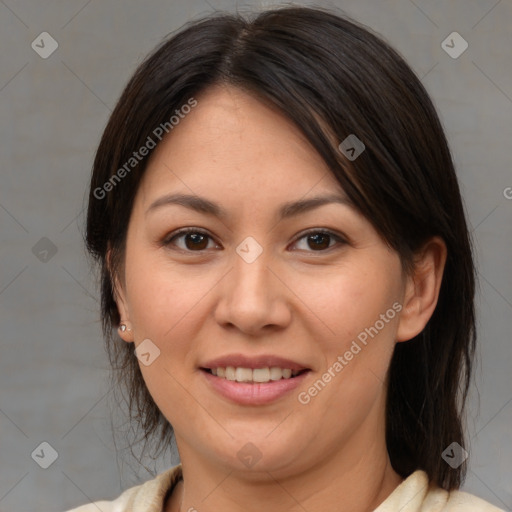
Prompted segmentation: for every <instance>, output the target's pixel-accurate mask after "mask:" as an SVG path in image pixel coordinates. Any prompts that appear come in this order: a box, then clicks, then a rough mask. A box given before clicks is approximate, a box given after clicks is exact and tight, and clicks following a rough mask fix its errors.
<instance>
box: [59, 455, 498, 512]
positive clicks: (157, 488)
mask: <svg viewBox="0 0 512 512" xmlns="http://www.w3.org/2000/svg"><path fill="white" fill-rule="evenodd" d="M181 479H182V472H181V464H179V465H177V466H174V467H172V468H170V469H168V470H167V471H164V472H163V473H160V474H159V475H157V476H156V477H155V478H154V479H153V480H149V481H147V482H145V483H143V484H140V485H137V486H135V487H131V488H130V489H127V490H126V491H124V492H123V493H122V494H121V495H120V496H119V497H118V498H116V499H115V500H113V501H96V502H94V503H89V504H87V505H82V506H81V507H78V508H74V509H72V510H68V511H67V512H162V511H163V506H164V502H165V499H166V496H170V494H171V493H172V490H173V488H174V486H175V485H176V483H177V482H178V481H179V480H181ZM374 512H504V511H503V510H502V509H499V508H497V507H495V506H494V505H491V504H490V503H487V502H486V501H484V500H482V499H480V498H477V497H476V496H473V495H471V494H468V493H465V492H461V491H451V492H448V491H445V490H444V489H440V488H439V487H437V488H436V487H434V486H429V484H428V477H427V474H426V473H425V472H424V471H420V470H418V471H415V472H414V473H412V474H411V475H410V476H409V477H407V478H406V479H405V480H404V481H403V482H402V483H401V484H400V485H399V486H398V487H397V488H396V489H395V490H394V491H393V492H392V493H391V494H390V495H389V496H388V497H387V498H386V500H384V501H383V502H382V503H381V504H380V505H379V506H378V507H377V508H376V509H375V510H374Z"/></svg>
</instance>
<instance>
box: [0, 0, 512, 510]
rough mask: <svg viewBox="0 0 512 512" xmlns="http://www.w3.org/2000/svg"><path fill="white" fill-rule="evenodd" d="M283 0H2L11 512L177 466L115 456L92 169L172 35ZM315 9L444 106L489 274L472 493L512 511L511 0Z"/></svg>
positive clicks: (0, 277)
mask: <svg viewBox="0 0 512 512" xmlns="http://www.w3.org/2000/svg"><path fill="white" fill-rule="evenodd" d="M272 3H273V2H249V3H247V4H243V3H238V4H236V3H235V2H228V1H223V0H209V1H206V0H176V1H172V2H170V1H167V2H166V1H163V0H160V1H151V2H141V1H139V2H137V1H135V0H130V1H124V2H121V1H119V0H108V1H103V2H100V1H98V0H92V1H87V0H72V1H71V0H68V1H66V2H64V1H62V0H61V1H56V0H47V1H45V2H41V1H39V2H36V1H35V0H32V1H28V0H19V1H17V0H3V1H2V0H0V44H1V48H2V50H1V57H0V58H1V65H0V140H1V148H2V158H1V160H0V176H1V187H0V236H1V241H0V255H1V265H0V322H1V323H0V325H1V329H0V354H1V355H0V388H1V396H0V510H1V511H2V512H9V511H16V512H19V511H29V510H38V511H46V510H48V511H50V510H65V509H67V508H70V507H72V506H77V505H78V504H81V503H85V502H88V501H90V500H92V499H99V498H108V499H112V498H114V497H116V496H118V495H119V494H120V493H121V491H122V490H123V489H124V488H126V487H129V486H131V485H135V484H136V483H138V482H141V481H143V480H147V479H148V478H151V476H152V474H154V472H155V471H160V470H162V469H164V468H166V467H169V466H170V465H171V464H175V463H176V462H177V459H176V457H175V456H173V457H172V459H171V457H170V456H169V454H167V456H166V458H159V459H158V460H156V461H151V460H149V461H148V463H147V464H146V463H145V465H146V468H144V467H142V466H140V465H139V464H138V463H137V462H136V461H135V460H134V459H133V458H130V456H129V453H128V452H127V450H126V449H122V446H120V449H119V454H118V456H117V457H116V450H115V446H114V439H113V436H112V434H111V431H110V428H111V417H110V414H109V406H110V405H111V404H112V403H113V402H112V395H111V393H110V392H109V385H108V379H107V375H108V374H107V369H108V362H107V357H106V354H105V352H104V349H103V342H102V338H101V333H100V325H99V321H98V319H99V316H98V307H99V304H98V299H97V298H98V293H97V290H96V288H95V280H94V275H93V273H92V272H91V270H90V267H89V265H88V261H87V259H86V257H85V254H84V249H83V245H82V234H81V233H82V231H83V223H84V212H83V208H84V206H85V201H84V197H85V193H86V187H87V182H88V178H89V172H90V167H91V163H92V158H93V155H94V151H95V148H96V145H97V143H98V141H99V137H100V135H101V132H102V129H103V127H104V126H105V123H106V121H107V118H108V116H109V114H110V111H111V109H112V108H113V106H114V104H115V101H116V100H117V98H118V96H119V94H120V92H121V89H122V87H123V86H124V85H125V83H126V81H127V80H128V78H129V76H130V75H131V73H132V72H133V70H134V69H135V66H136V65H137V64H138V63H140V61H141V60H142V58H143V57H144V55H145V54H146V53H147V52H148V51H150V50H151V49H152V48H153V47H154V46H155V45H156V44H157V43H159V42H160V41H161V39H162V38H163V37H164V36H165V35H166V34H168V33H169V32H172V31H174V30H176V29H178V28H179V27H180V26H181V25H182V24H183V23H184V22H186V21H187V20H189V19H191V18H194V17H196V16H199V15H204V14H207V13H209V12H211V11H212V10H214V9H227V10H234V9H236V8H237V5H238V8H239V10H244V7H243V6H250V7H252V8H254V9H260V8H264V7H268V6H270V5H272ZM316 4H317V5H322V6H328V7H332V6H336V7H339V8H341V9H343V10H344V11H345V12H346V13H347V14H349V15H350V16H353V17H355V18H356V19H357V20H359V21H361V22H362V23H364V24H366V25H368V26H369V27H371V28H373V29H374V30H376V31H377V32H379V33H380V34H382V35H383V36H384V38H386V39H387V40H388V41H389V42H391V44H393V45H394V46H395V47H396V48H397V49H398V50H399V51H400V52H401V53H402V54H403V55H404V57H405V58H406V60H407V61H408V62H409V63H410V65H411V66H412V68H413V69H414V70H415V71H416V72H417V74H418V75H419V76H420V77H421V78H422V81H423V83H424V84H425V86H426V88H427V90H428V91H429V92H430V94H431V95H432V97H433V99H434V102H435V104H436V106H437V108H438V110H439V112H440V116H441V119H442V121H443V124H444V126H445V128H446V131H447V135H448V138H449V142H450V144H451V148H452V151H453V154H454V157H455V161H456V164H457V169H458V174H459V177H460V182H461V186H462V190H463V195H464V198H465V202H466V205H467V210H468V216H469V221H470V224H471V226H472V232H473V235H474V238H475V245H476V249H477V257H478V268H479V276H480V284H481V288H480V291H479V294H478V318H479V334H480V350H479V353H480V364H479V365H478V366H477V368H476V369H477V373H476V382H477V388H478V392H477V391H476V388H473V389H472V395H471V402H470V405H469V409H470V417H469V423H468V430H469V434H470V438H471V443H470V445H469V447H468V451H469V452H470V457H471V459H470V460H471V463H470V471H469V474H468V479H467V481H466V484H465V486H464V489H465V490H466V491H468V492H471V493H474V494H477V495H479V496H481V497H483V498H484V499H487V500H488V501H490V502H492V503H494V504H496V505H498V506H500V507H501V508H503V509H506V510H511V509H512V464H511V461H512V447H511V444H512V443H511V441H510V439H511V434H512V403H511V402H512V383H511V371H510V368H511V366H512V365H511V362H512V357H511V355H512V354H511V348H510V347H511V343H510V341H511V338H512V336H511V308H512V273H511V272H510V259H511V254H512V251H511V240H512V222H511V220H512V215H511V212H512V200H511V199H510V197H511V196H512V190H511V189H508V188H507V187H512V175H511V172H510V169H511V163H512V156H511V152H510V142H511V140H512V126H511V123H512V121H511V120H512V57H511V55H512V53H511V48H512V2H511V1H510V0H501V1H497V0H478V1H477V0H471V1H468V0H457V1H450V2H442V1H438V0H425V1H421V0H414V2H413V1H412V0H387V1H370V0H358V1H355V0H354V1H343V0H339V1H337V2H316ZM43 31H47V32H49V33H50V34H51V36H52V37H53V38H55V40H56V41H57V42H58V44H59V47H58V49H57V50H56V51H55V53H53V54H52V55H51V56H50V57H49V58H48V59H43V58H41V57H40V56H39V55H38V54H37V53H36V52H35V51H34V50H33V49H32V48H31V43H32V41H34V40H35V39H36V38H37V36H38V35H39V34H40V33H41V32H43ZM452 31H457V32H459V33H460V34H461V35H462V37H463V38H464V39H465V40H466V41H467V42H468V44H469V47H468V49H467V50H466V51H465V52H464V53H463V54H462V55H461V56H460V57H458V58H457V59H454V58H452V57H450V56H449V55H448V54H447V53H446V52H445V51H444V50H443V48H442V47H441V42H442V41H443V40H444V39H445V38H446V37H447V36H448V35H449V34H450V33H451V32H452ZM507 191H508V192H510V193H507ZM507 195H508V197H509V198H508V199H507V197H506V196H507ZM43 237H47V238H48V239H49V240H51V242H52V244H54V246H55V249H56V250H57V252H56V253H55V254H54V255H52V252H51V248H52V246H51V245H50V244H49V242H48V241H43V242H39V244H40V245H38V246H36V244H37V243H38V241H39V240H40V239H41V238H43ZM41 244H42V245H41ZM34 246H36V249H33V247H34ZM45 248H46V250H50V252H48V254H44V253H41V251H42V250H44V249H45ZM34 252H35V253H36V254H34ZM37 256H38V257H37ZM45 258H46V260H47V261H44V260H45ZM478 394H479V395H480V402H478V400H477V398H478ZM43 441H46V442H48V443H50V445H51V446H52V447H53V448H54V449H55V450H56V451H57V453H58V458H57V460H56V461H55V462H54V463H53V464H52V465H51V466H50V467H49V468H48V469H42V468H41V467H39V465H37V464H36V462H35V461H34V460H33V459H32V458H31V453H32V452H33V451H34V450H35V449H36V447H38V445H39V444H40V443H41V442H43ZM118 444H119V445H122V442H120V441H119V440H118ZM47 456H48V451H47V452H46V454H45V457H47Z"/></svg>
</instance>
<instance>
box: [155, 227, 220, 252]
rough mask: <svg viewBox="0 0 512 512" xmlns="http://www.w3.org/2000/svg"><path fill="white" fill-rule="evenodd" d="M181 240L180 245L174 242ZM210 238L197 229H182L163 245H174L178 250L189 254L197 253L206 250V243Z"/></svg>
mask: <svg viewBox="0 0 512 512" xmlns="http://www.w3.org/2000/svg"><path fill="white" fill-rule="evenodd" d="M180 239H181V240H183V243H182V244H178V243H176V240H180ZM209 240H212V237H211V236H210V235H208V234H207V233H204V232H203V231H199V230H197V229H184V230H181V231H179V232H178V233H176V234H174V235H173V236H171V237H170V238H168V239H167V240H166V241H165V242H164V244H165V245H176V246H177V247H178V248H179V249H183V250H184V251H190V252H199V251H203V250H205V249H207V248H208V242H209Z"/></svg>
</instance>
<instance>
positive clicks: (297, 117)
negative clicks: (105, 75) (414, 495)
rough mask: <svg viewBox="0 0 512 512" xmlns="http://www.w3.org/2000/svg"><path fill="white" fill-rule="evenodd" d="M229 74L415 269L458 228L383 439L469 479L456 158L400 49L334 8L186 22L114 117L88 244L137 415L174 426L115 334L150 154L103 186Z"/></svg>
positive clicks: (397, 385) (406, 354) (409, 467)
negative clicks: (349, 146)
mask: <svg viewBox="0 0 512 512" xmlns="http://www.w3.org/2000/svg"><path fill="white" fill-rule="evenodd" d="M218 83H225V84H230V85H232V86H235V87H238V88H240V89H242V90H244V91H246V92H249V93H250V94H253V95H255V96H256V97H258V98H259V99H260V100H261V101H263V102H265V103H267V104H269V105H272V106H273V108H274V109H276V110H278V111H280V112H281V113H282V114H283V115H284V116H287V117H288V118H289V119H291V120H292V121H293V122H294V123H295V124H296V125H297V126H298V127H299V128H300V129H301V130H302V132H303V133H304V135H305V136H306V137H307V139H308V140H309V141H310V142H311V144H312V145H313V147H314V148H315V149H316V150H317V151H318V153H319V154H320V155H321V156H322V157H323V159H324V160H325V162H326V164H327V165H328V166H329V168H330V169H331V170H332V173H333V175H334V176H335V177H336V179H337V180H338V181H339V183H340V185H341V186H342V187H343V189H344V190H345V192H346V194H347V195H348V196H349V198H350V199H351V200H352V202H353V203H354V205H355V206H356V207H357V208H358V209H359V210H360V211H361V213H362V214H363V215H364V216H365V217H366V218H367V219H368V220H369V222H371V223H372V225H373V226H374V227H375V228H376V230H377V231H378V232H379V233H380V235H381V236H382V237H383V239H384V240H385V241H386V242H387V243H388V244H389V246H390V247H392V248H393V249H394V250H396V251H397V252H398V254H399V255H400V258H401V261H402V264H403V265H404V268H405V269H411V265H412V262H413V255H414V253H415V251H417V250H418V249H419V248H420V247H421V246H422V245H423V244H424V243H425V242H426V241H427V240H428V239H429V238H430V237H432V236H435V235H438V236H440V237H441V238H442V239H443V240H444V241H445V243H446V245H447V249H448V256H447V262H446V267H445V272H444V276H443V280H442V286H441V290H440V296H439V300H438V304H437V307H436V309H435V311H434V313H433V316H432V317H431V319H430V320H429V322H428V324H427V326H426V327H425V329H424V330H423V332H421V333H420V334H419V335H418V336H416V337H415V338H414V339H412V340H411V341H408V342H406V343H397V344H396V347H395V350H394V354H393V357H392V361H391V366H390V369H389V388H388V400H387V412H386V415H387V416H386V439H387V447H388V451H389V455H390V459H391V463H392V465H393V467H394V469H395V470H396V471H397V472H398V473H399V474H400V475H401V476H402V477H404V478H405V477H407V476H408V475H409V474H410V473H412V472H413V471H415V470H417V469H423V470H424V471H426V472H427V474H428V476H429V478H430V479H431V480H432V481H434V482H435V483H436V484H437V485H439V486H441V487H444V488H445V489H453V488H458V487H459V486H460V485H461V483H462V481H463V479H464V476H465V471H466V467H465V464H462V465H461V466H460V467H458V468H457V469H452V468H451V467H450V466H449V465H448V464H446V463H445V462H444V460H443V459H442V458H441V453H442V452H443V450H444V449H445V448H446V447H447V446H448V445H449V444H450V443H452V442H453V441H456V442H458V443H459V444H460V445H462V446H464V433H463V422H462V418H463V411H464V405H465V402H466V396H467V392H468V388H469V384H470V376H471V367H472V360H473V355H474V350H475V312H474V287H475V271H474V265H473V259H472V249H471V243H470V238H469V233H468V229H467V225H466V220H465V215H464V209H463V204H462V200H461V195H460V191H459V187H458V183H457V179H456V174H455V170H454V165H453V162H452V157H451V154H450V150H449V148H448V145H447V141H446V138H445V135H444V132H443V129H442V126H441V124H440V121H439V119H438V116H437V114H436V111H435V109H434V106H433V104H432V102H431V100H430V98H429V96H428V94H427V92H426V91H425V89H424V87H423V86H422V84H421V82H420V80H419V79H418V78H417V76H416V75H415V74H414V73H413V71H412V70H411V69H410V68H409V66H408V65H407V64H406V63H405V62H404V60H403V59H402V57H400V56H399V54H398V53H397V52H396V51H395V50H393V49H392V48H391V47H390V46H389V45H388V44H387V43H385V42H384V41H383V40H382V39H381V38H380V37H377V36H376V35H374V34H373V33H372V32H371V31H370V30H369V29H368V28H366V27H363V26H361V25H360V24H358V23H356V22H354V21H352V20H349V19H348V18H346V17H344V16H340V15H339V14H337V13H333V12H331V11H328V10H325V9H320V8H307V7H287V8H281V9H273V10H270V11H265V12H262V13H259V14H254V15H253V16H252V18H251V17H244V16H242V15H240V14H226V13H216V14H214V15H211V16H209V17H208V18H203V19H201V20H199V21H194V22H189V23H188V24H187V25H186V26H185V27H183V29H182V30H180V31H179V32H178V33H177V34H174V35H172V37H170V38H168V39H167V40H165V41H164V42H163V43H162V44H161V45H160V46H159V47H158V48H156V49H155V50H154V51H153V52H152V54H151V55H149V56H148V57H147V58H146V60H145V61H144V62H143V63H142V64H141V65H140V66H139V68H138V69H137V70H136V72H135V74H134V76H133V77H132V78H131V80H130V81H129V83H128V85H127V86H126V88H125V89H124V92H123V93H122V95H121V97H120V99H119V101H118V103H117V105H116V107H115V109H114V111H113V113H112V115H111V117H110V120H109V121H108V124H107V126H106V129H105V131H104V134H103V137H102V139H101V142H100V144H99V148H98V151H97V154H96V158H95V161H94V168H93V173H92V179H91V186H90V194H89V205H88V213H87V233H86V244H87V248H88V250H89V251H90V253H91V254H92V255H93V256H94V258H95V259H96V260H97V261H98V263H99V265H100V268H101V308H102V321H103V330H104V334H105V338H106V343H107V348H108V353H109V356H110V361H111V363H112V366H113V368H114V374H115V375H116V376H117V383H118V384H119V383H120V384H123V385H124V386H126V388H125V389H126V390H127V391H128V395H127V398H128V402H129V411H130V417H131V418H132V419H136V420H137V422H138V423H139V424H140V426H141V427H142V430H143V432H144V438H145V439H146V440H148V439H158V443H159V444H158V446H160V447H164V448H165V447H166V446H167V444H168V442H169V441H170V439H171V437H172V427H171V425H169V423H168V422H167V420H166V419H165V418H164V417H163V415H162V414H161V413H160V411H159V409H158V408H157V406H156V405H155V403H154V402H153V400H152V398H151V395H150V394H149V392H148V390H147V388H146V386H145V384H144V381H143V378H142V375H141V372H140V369H139V364H138V361H137V359H136V358H135V357H134V355H133V346H132V345H131V344H127V343H125V342H122V341H121V340H120V338H119V337H118V336H117V334H116V331H115V328H116V327H117V326H118V324H119V321H120V318H119V313H118V310H117V307H116V303H115V300H114V295H113V288H112V279H111V277H112V275H114V274H116V275H119V274H118V273H119V272H121V270H122V263H123V257H124V242H125V238H126V233H127V227H128V222H129V218H130V214H131V210H132V205H133V200H134V197H135V194H136V192H137V189H138V185H139V183H140V180H141V178H142V176H143V173H144V171H145V169H146V166H147V161H148V158H149V156H148V157H145V158H144V159H142V160H141V161H140V162H139V163H137V165H135V166H133V168H130V169H129V172H126V173H122V174H123V179H122V180H118V182H116V183H115V186H113V187H109V191H108V192H101V193H99V192H98V191H99V190H103V191H105V188H104V185H105V183H107V182H108V181H109V180H111V181H110V183H112V179H113V176H114V175H115V174H116V173H118V170H119V169H120V168H122V167H123V165H125V164H126V162H127V161H129V159H130V158H131V157H132V156H133V152H134V151H137V150H138V148H140V147H141V146H143V145H144V144H145V143H146V141H147V140H148V137H150V136H151V135H152V134H153V133H154V130H155V128H156V127H158V126H160V125H162V123H165V122H168V121H169V119H170V118H171V116H172V115H173V114H174V113H175V111H176V110H177V109H179V108H180V107H181V106H182V105H184V104H186V103H187V102H188V101H189V99H190V98H191V97H194V96H196V97H197V95H198V94H199V93H200V92H201V91H203V90H205V89H206V88H208V87H209V86H212V85H213V84H218ZM350 134H355V135H356V136H357V137H358V138H359V139H360V140H362V141H363V143H364V144H365V146H366V149H365V151H364V152H363V153H362V154H361V155H360V156H359V157H358V158H357V159H356V160H354V161H352V162H350V163H349V162H348V161H347V159H346V158H345V157H344V156H343V155H342V153H341V151H340V150H339V149H338V144H339V143H340V142H341V141H343V140H344V139H345V138H346V137H347V136H348V135H350ZM153 138H154V136H153ZM126 169H127V167H126V166H125V170H126ZM118 176H119V174H118ZM109 248H111V249H112V259H111V261H110V265H109V262H108V261H107V250H108V249H109ZM155 434H158V435H156V436H155Z"/></svg>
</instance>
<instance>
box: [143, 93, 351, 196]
mask: <svg viewBox="0 0 512 512" xmlns="http://www.w3.org/2000/svg"><path fill="white" fill-rule="evenodd" d="M195 99H196V100H197V106H195V107H194V108H193V109H192V110H191V111H190V113H188V114H186V115H184V116H183V118H182V119H180V122H179V124H178V125H176V126H174V128H173V129H172V131H171V132H170V133H169V134H168V135H167V136H166V137H164V139H163V140H162V142H161V143H160V144H158V146H157V147H156V148H155V150H154V151H153V154H152V156H151V159H150V162H149V164H148V167H147V170H146V173H145V175H144V178H143V180H142V183H141V189H142V194H141V195H142V196H143V199H144V203H147V202H149V201H151V200H153V199H154V197H155V195H158V194H162V193H165V192H168V191H170V190H179V191H182V192H184V193H188V194H190V193H197V194H202V195H210V196H211V195H215V196H216V197H217V198H222V199H223V200H226V201H227V200H228V199H230V198H231V199H236V198H238V199H239V200H240V201H251V202H258V201H260V202H261V201H272V200H276V201H277V200H279V201H280V202H282V200H283V197H287V198H292V197H293V198H298V197H302V196H304V195H306V194H309V193H320V192H330V193H333V192H336V191H338V192H342V189H341V186H340V185H339V183H338V181H337V180H336V179H335V178H334V176H333V175H332V173H331V171H330V170H329V169H328V167H327V165H326V164H325V162H324V161H323V159H322V157H321V156H320V155H319V154H318V153H317V152H316V151H315V149H314V148H313V147H312V145H311V144H310V143H309V141H308V140H307V139H306V138H305V136H304V135H303V134H302V132H301V131H300V129H299V128H298V127H297V126H296V125H295V124H293V122H292V121H291V120H289V119H288V118H286V117H285V116H284V115H282V114H281V113H280V112H278V111H277V110H275V109H272V108H270V107H268V106H266V105H265V104H263V103H262V102H261V101H259V100H258V99H257V98H255V97H254V96H252V95H250V94H248V93H246V92H244V91H241V90H239V89H236V88H234V87H232V86H226V85H217V86H214V87H211V88H209V89H207V90H206V91H204V92H203V93H202V94H201V95H198V96H197V97H196V98H195Z"/></svg>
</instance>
